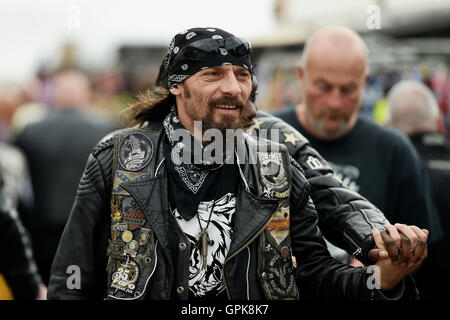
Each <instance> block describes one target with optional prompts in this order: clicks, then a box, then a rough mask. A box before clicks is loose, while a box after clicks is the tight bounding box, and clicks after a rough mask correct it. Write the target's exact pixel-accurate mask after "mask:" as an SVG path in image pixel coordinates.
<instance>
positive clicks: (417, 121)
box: [388, 80, 439, 135]
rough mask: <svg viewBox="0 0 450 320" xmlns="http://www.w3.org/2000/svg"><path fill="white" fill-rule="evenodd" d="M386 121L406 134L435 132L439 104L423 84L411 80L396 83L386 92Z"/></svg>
mask: <svg viewBox="0 0 450 320" xmlns="http://www.w3.org/2000/svg"><path fill="white" fill-rule="evenodd" d="M388 105H389V111H388V123H389V124H390V125H391V126H393V127H394V128H397V129H398V130H400V131H402V132H404V133H405V134H407V135H410V134H413V133H417V132H424V131H429V132H430V131H431V132H436V131H437V129H438V121H439V106H438V104H437V101H436V99H435V97H434V95H433V93H432V92H431V90H430V89H428V88H427V87H426V86H425V85H424V84H422V83H421V82H418V81H413V80H404V81H400V82H399V83H397V84H396V85H395V86H394V87H393V88H392V89H391V91H390V92H389V94H388Z"/></svg>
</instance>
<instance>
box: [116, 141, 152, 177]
mask: <svg viewBox="0 0 450 320" xmlns="http://www.w3.org/2000/svg"><path fill="white" fill-rule="evenodd" d="M152 156H153V143H152V141H151V140H150V139H149V138H148V137H147V136H145V135H144V134H140V133H133V134H130V135H128V136H127V137H125V138H124V139H123V140H122V143H121V145H120V147H119V163H120V165H121V167H122V168H123V169H125V170H127V171H139V170H141V169H142V168H144V167H145V166H147V165H148V163H149V162H150V159H151V158H152Z"/></svg>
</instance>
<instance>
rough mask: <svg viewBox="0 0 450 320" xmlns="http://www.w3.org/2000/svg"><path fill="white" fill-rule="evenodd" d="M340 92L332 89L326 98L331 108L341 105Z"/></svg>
mask: <svg viewBox="0 0 450 320" xmlns="http://www.w3.org/2000/svg"><path fill="white" fill-rule="evenodd" d="M342 99H343V97H342V94H341V93H340V91H339V90H333V91H332V92H331V93H330V95H329V96H328V99H327V104H328V107H329V108H331V109H339V108H340V107H341V106H342Z"/></svg>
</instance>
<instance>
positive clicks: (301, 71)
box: [296, 64, 305, 81]
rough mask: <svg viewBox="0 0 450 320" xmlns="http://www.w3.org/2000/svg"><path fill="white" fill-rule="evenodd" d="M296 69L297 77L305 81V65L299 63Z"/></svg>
mask: <svg viewBox="0 0 450 320" xmlns="http://www.w3.org/2000/svg"><path fill="white" fill-rule="evenodd" d="M296 71H297V79H298V80H299V81H303V77H304V76H305V69H304V68H303V66H301V65H300V64H298V65H297V67H296Z"/></svg>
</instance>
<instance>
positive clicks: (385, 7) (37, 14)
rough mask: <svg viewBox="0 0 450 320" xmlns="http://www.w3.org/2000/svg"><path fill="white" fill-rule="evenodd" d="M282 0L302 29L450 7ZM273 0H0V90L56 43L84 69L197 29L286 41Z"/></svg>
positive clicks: (51, 52) (50, 54) (433, 1)
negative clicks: (377, 11)
mask: <svg viewBox="0 0 450 320" xmlns="http://www.w3.org/2000/svg"><path fill="white" fill-rule="evenodd" d="M284 1H286V2H287V3H290V6H289V7H288V10H286V11H287V12H285V21H294V22H295V23H302V24H303V25H302V26H303V27H305V26H307V25H309V26H313V27H316V26H318V25H323V24H330V23H331V24H346V23H347V22H349V21H353V22H355V21H357V22H358V21H359V22H358V23H359V26H362V27H363V28H365V26H366V20H367V19H368V16H369V14H370V13H368V11H367V9H368V8H369V7H370V6H372V5H373V4H377V5H380V6H381V7H382V12H383V13H388V12H391V11H395V12H396V13H398V14H400V15H402V16H403V15H405V14H407V13H408V14H409V13H411V12H413V11H416V12H423V11H425V10H429V9H430V8H432V7H438V8H441V7H447V8H448V7H449V6H450V1H449V0H445V1H443V0H426V1H423V0H339V1H336V0H313V1H311V0H284ZM275 3H276V0H120V1H112V0H8V1H7V0H0V39H1V41H2V43H1V46H0V48H1V50H0V85H2V84H3V83H5V82H17V81H22V80H24V79H26V78H27V77H31V76H32V75H33V74H34V72H35V71H36V69H37V67H38V66H39V65H40V64H42V63H43V62H46V61H56V59H58V58H59V54H60V48H61V46H62V45H63V44H64V43H65V42H69V41H70V42H73V43H75V44H76V46H77V54H78V57H79V58H80V60H81V63H82V64H83V65H85V66H87V67H90V66H92V67H97V68H101V67H103V66H108V65H110V64H113V63H114V61H115V57H116V56H115V53H116V49H117V48H118V47H119V46H120V45H124V44H128V45H133V44H134V45H139V44H142V45H151V44H157V45H162V46H167V45H168V43H169V41H170V38H171V37H172V36H173V35H174V34H176V33H177V32H180V31H182V30H184V29H186V28H189V27H194V26H201V27H207V26H214V27H219V28H223V29H226V30H227V31H230V32H232V33H235V34H237V35H240V36H243V37H246V38H249V39H250V40H253V41H254V43H255V42H257V40H260V39H261V37H262V38H263V39H270V40H269V41H276V40H277V39H278V40H280V39H284V38H283V37H281V36H280V34H279V33H276V35H275V36H274V34H273V31H274V29H275V28H276V27H277V23H276V19H275V16H274V6H275ZM394 9H395V10H394ZM358 19H359V20H358ZM394 20H395V21H398V20H399V19H397V18H395V19H394ZM382 22H383V23H384V22H385V21H382ZM357 25H358V24H357ZM300 29H301V28H295V29H294V31H293V32H294V33H296V34H297V35H298V32H301V31H302V30H303V33H304V34H308V32H309V31H310V30H309V29H307V28H303V29H302V30H300ZM291 31H292V30H291ZM271 33H272V34H271ZM270 34H271V36H272V37H270V36H269V35H270Z"/></svg>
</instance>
